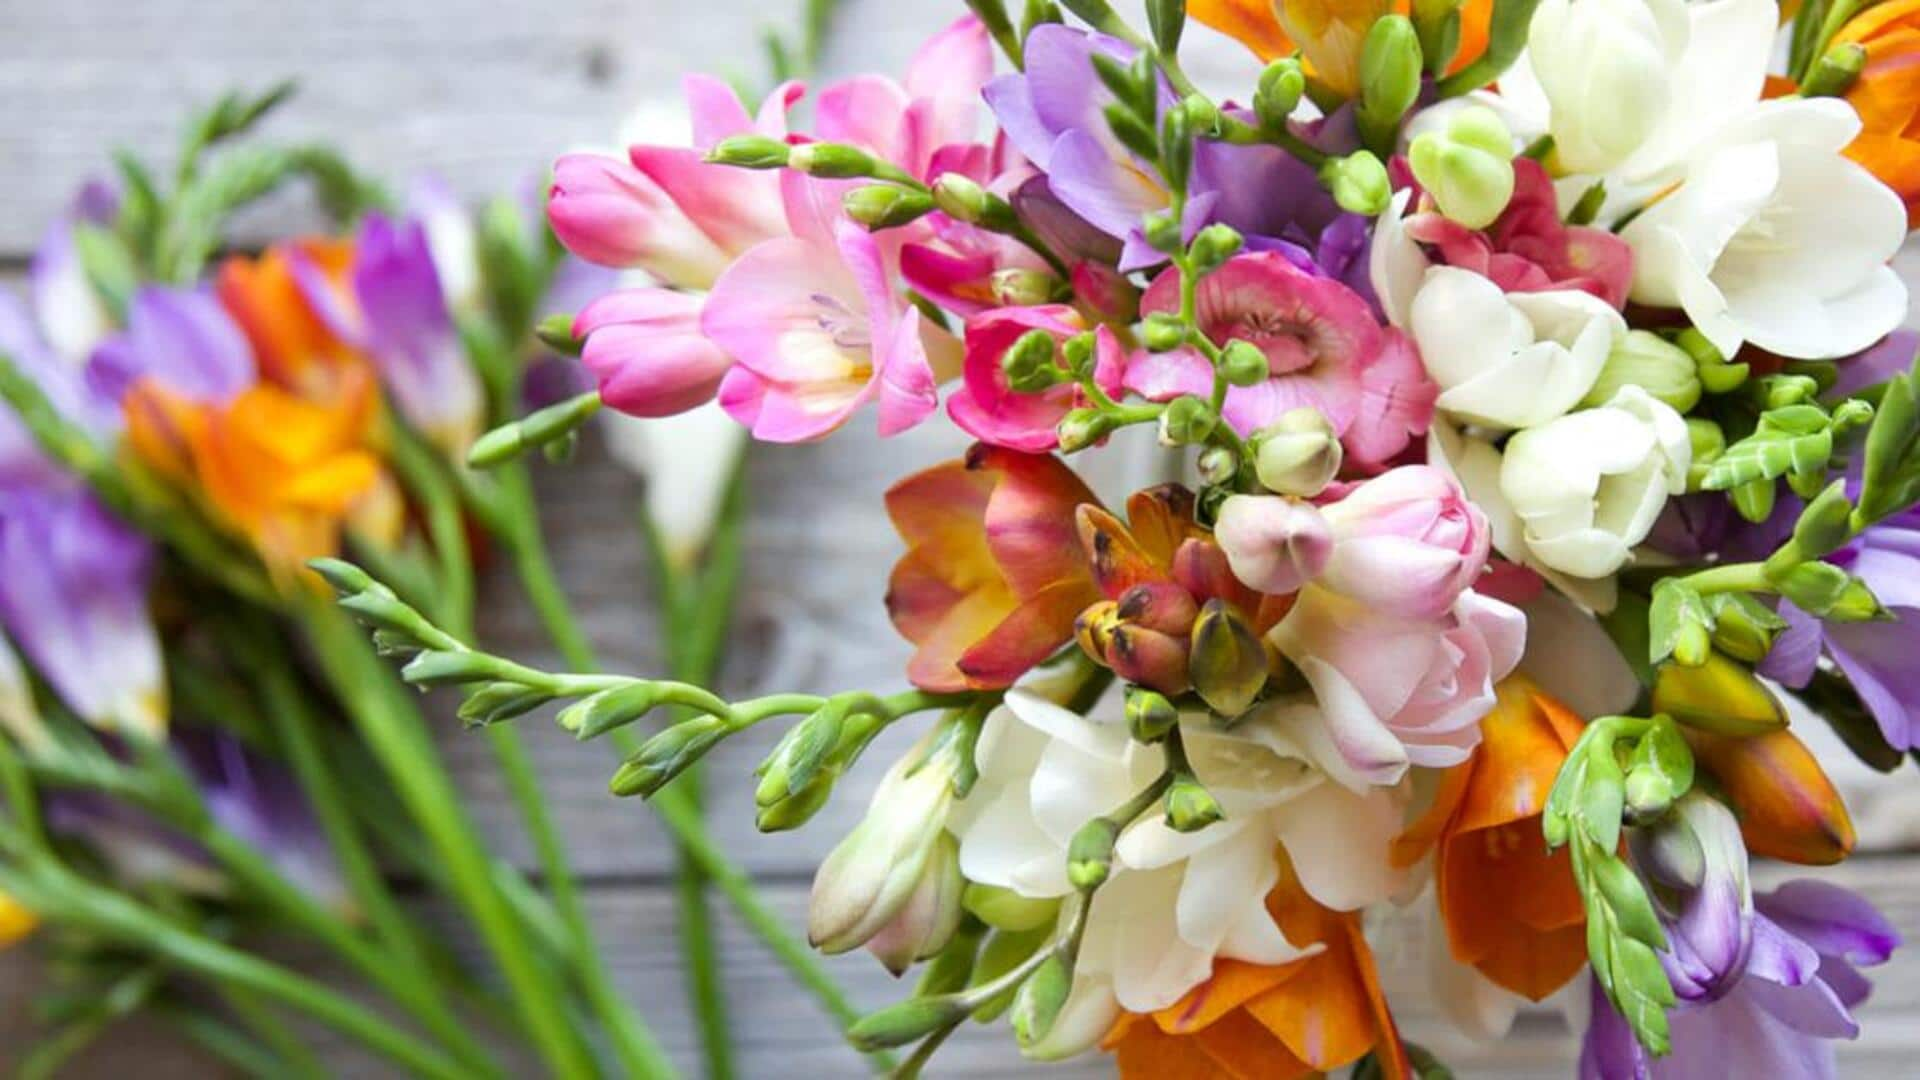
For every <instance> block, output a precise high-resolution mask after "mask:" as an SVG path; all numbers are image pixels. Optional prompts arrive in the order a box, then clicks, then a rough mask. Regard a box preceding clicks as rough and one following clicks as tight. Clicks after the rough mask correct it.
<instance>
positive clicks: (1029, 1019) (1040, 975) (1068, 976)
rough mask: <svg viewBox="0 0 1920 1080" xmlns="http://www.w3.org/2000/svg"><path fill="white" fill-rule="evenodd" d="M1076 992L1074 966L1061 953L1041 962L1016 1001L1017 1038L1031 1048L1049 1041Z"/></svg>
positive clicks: (1014, 1014) (1015, 1035)
mask: <svg viewBox="0 0 1920 1080" xmlns="http://www.w3.org/2000/svg"><path fill="white" fill-rule="evenodd" d="M1072 990H1073V966H1072V965H1071V964H1069V963H1068V962H1067V960H1066V958H1065V957H1064V956H1062V955H1061V954H1060V953H1059V952H1058V951H1055V952H1054V953H1053V954H1052V955H1050V956H1048V957H1047V958H1046V959H1045V960H1042V961H1041V962H1040V967H1039V970H1037V971H1035V972H1034V973H1033V974H1032V975H1029V976H1027V981H1026V982H1023V983H1021V984H1020V990H1019V992H1018V993H1016V994H1015V995H1014V997H1013V1012H1012V1014H1011V1015H1010V1016H1009V1019H1010V1020H1011V1021H1012V1023H1013V1037H1014V1038H1015V1039H1017V1040H1018V1041H1019V1043H1020V1045H1021V1046H1022V1047H1030V1046H1033V1045H1034V1044H1035V1043H1038V1042H1040V1041H1041V1040H1043V1039H1045V1038H1046V1037H1047V1033H1048V1032H1050V1031H1052V1030H1053V1025H1054V1022H1055V1021H1057V1020H1059V1019H1060V1010H1061V1008H1062V1007H1064V1006H1065V1005H1066V1003H1067V995H1068V993H1070V992H1071V991H1072Z"/></svg>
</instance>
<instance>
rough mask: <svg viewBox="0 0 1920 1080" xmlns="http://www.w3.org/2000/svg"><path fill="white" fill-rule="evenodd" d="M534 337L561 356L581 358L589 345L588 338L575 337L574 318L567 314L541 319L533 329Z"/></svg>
mask: <svg viewBox="0 0 1920 1080" xmlns="http://www.w3.org/2000/svg"><path fill="white" fill-rule="evenodd" d="M533 336H534V337H536V338H539V339H540V344H542V345H545V346H546V347H547V348H549V349H552V350H553V351H554V352H557V353H559V354H560V355H561V356H579V355H580V350H581V349H584V348H586V345H587V339H586V338H578V337H574V336H573V316H571V315H568V314H565V313H560V314H555V315H548V316H547V317H545V318H543V319H541V320H540V321H539V323H537V324H536V325H535V326H534V328H533Z"/></svg>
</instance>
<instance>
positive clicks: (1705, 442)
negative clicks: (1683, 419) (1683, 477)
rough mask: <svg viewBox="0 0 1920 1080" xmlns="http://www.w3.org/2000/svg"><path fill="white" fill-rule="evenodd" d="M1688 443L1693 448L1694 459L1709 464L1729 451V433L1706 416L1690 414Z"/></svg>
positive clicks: (1688, 419)
mask: <svg viewBox="0 0 1920 1080" xmlns="http://www.w3.org/2000/svg"><path fill="white" fill-rule="evenodd" d="M1687 443H1688V445H1689V446H1690V447H1692V449H1693V460H1694V461H1695V462H1696V463H1699V464H1707V463H1709V462H1712V461H1713V460H1715V459H1716V458H1718V457H1719V456H1720V455H1721V454H1724V453H1726V452H1727V433H1726V432H1724V431H1722V430H1720V425H1719V424H1716V423H1714V422H1713V421H1712V420H1709V419H1707V418H1706V417H1704V416H1689V417H1688V418H1687Z"/></svg>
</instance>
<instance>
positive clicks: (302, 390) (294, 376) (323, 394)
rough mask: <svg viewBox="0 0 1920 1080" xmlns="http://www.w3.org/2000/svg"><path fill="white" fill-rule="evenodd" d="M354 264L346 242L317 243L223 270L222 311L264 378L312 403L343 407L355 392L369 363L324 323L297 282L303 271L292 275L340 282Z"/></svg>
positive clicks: (273, 251) (287, 247)
mask: <svg viewBox="0 0 1920 1080" xmlns="http://www.w3.org/2000/svg"><path fill="white" fill-rule="evenodd" d="M352 264H353V244H352V243H351V242H350V241H346V240H331V239H322V238H318V237H308V238H305V239H300V240H293V241H287V242H284V243H281V244H276V245H274V246H273V247H270V248H268V249H267V250H266V251H264V252H262V253H261V254H260V255H258V256H245V255H233V256H229V257H228V258H227V259H226V261H224V262H222V263H221V264H220V269H219V271H218V273H217V274H216V275H215V279H214V280H215V288H216V290H217V292H218V295H219V297H220V303H221V306H223V307H225V308H226V310H227V313H228V314H229V315H230V316H231V317H232V318H233V320H234V321H235V322H237V323H239V324H240V328H241V330H243V331H244V332H245V333H246V336H247V341H248V342H249V343H250V344H251V345H252V346H253V358H254V364H255V366H256V367H257V368H258V370H259V373H260V378H261V379H263V380H265V381H267V382H270V383H272V384H274V385H276V386H279V387H281V388H282V389H284V390H287V391H288V392H290V393H292V394H295V395H298V396H300V397H302V398H306V399H309V400H312V401H322V402H336V401H338V402H344V401H346V399H348V398H350V397H351V396H353V395H354V394H357V393H359V392H360V386H361V384H362V383H363V382H364V381H365V380H366V378H367V377H368V371H367V368H368V361H367V358H366V357H365V356H364V355H363V354H361V353H360V352H359V351H358V350H356V349H355V348H354V347H353V346H352V345H350V344H349V343H347V342H346V341H343V340H341V338H340V336H339V335H338V334H336V333H334V331H333V328H332V327H330V326H328V325H327V322H326V320H325V319H324V318H322V317H321V313H320V312H319V311H318V310H317V309H316V308H315V307H314V305H313V304H312V303H311V302H310V301H309V299H308V295H307V290H306V288H305V287H303V285H302V284H301V280H300V279H301V276H302V274H303V273H305V272H307V271H303V270H299V269H296V267H301V266H305V267H312V268H316V269H317V271H318V272H319V273H321V274H323V275H326V276H328V277H333V278H339V277H343V276H345V274H346V273H347V271H348V268H349V267H350V266H352Z"/></svg>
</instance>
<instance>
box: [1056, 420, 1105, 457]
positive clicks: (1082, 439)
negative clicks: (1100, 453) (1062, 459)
mask: <svg viewBox="0 0 1920 1080" xmlns="http://www.w3.org/2000/svg"><path fill="white" fill-rule="evenodd" d="M1112 430H1113V421H1112V420H1110V419H1108V418H1107V416H1106V414H1105V413H1102V412H1101V411H1100V410H1098V409H1074V410H1073V411H1072V412H1069V413H1068V414H1067V415H1066V416H1065V417H1063V418H1061V420H1060V425H1059V427H1057V428H1056V429H1055V431H1056V432H1057V433H1058V434H1059V437H1060V450H1061V452H1062V453H1068V454H1071V453H1073V452H1074V451H1076V450H1085V449H1086V448H1087V447H1089V446H1092V445H1093V444H1094V443H1097V442H1099V441H1100V440H1101V439H1104V438H1106V437H1107V434H1108V433H1109V432H1111V431H1112Z"/></svg>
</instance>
